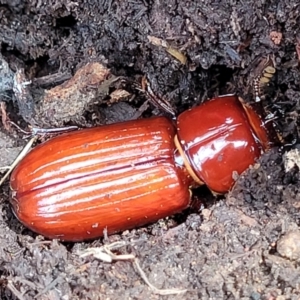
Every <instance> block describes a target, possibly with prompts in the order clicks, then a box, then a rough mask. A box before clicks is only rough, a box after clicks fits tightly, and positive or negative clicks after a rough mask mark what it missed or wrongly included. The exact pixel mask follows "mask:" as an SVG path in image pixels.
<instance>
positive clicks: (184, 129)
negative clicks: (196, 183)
mask: <svg viewBox="0 0 300 300" xmlns="http://www.w3.org/2000/svg"><path fill="white" fill-rule="evenodd" d="M177 127H178V133H177V134H178V139H179V141H180V143H181V146H182V148H183V150H184V152H185V154H186V156H187V159H188V161H189V162H190V164H191V166H192V168H193V170H194V172H195V173H196V174H197V176H198V177H199V179H200V180H201V181H203V182H204V183H205V184H207V185H208V187H209V188H210V189H211V190H212V191H215V192H217V193H225V192H227V191H228V190H229V189H230V188H231V187H232V185H233V184H234V179H233V178H234V172H237V173H238V174H241V173H242V172H243V171H245V170H246V169H247V168H248V167H249V166H250V165H251V164H253V163H254V162H255V160H256V158H258V157H259V156H260V155H261V153H262V150H263V149H264V148H266V147H267V143H268V138H267V133H266V131H265V129H264V126H263V123H262V121H261V120H260V118H259V117H258V116H257V115H256V114H255V113H254V112H253V111H252V110H251V108H250V107H247V106H244V105H243V103H242V102H241V101H240V100H239V98H238V97H237V96H223V97H219V98H216V99H213V100H210V101H207V102H205V103H204V104H202V105H200V106H198V107H195V108H192V109H190V110H187V111H185V112H183V113H182V114H181V115H179V117H178V120H177Z"/></svg>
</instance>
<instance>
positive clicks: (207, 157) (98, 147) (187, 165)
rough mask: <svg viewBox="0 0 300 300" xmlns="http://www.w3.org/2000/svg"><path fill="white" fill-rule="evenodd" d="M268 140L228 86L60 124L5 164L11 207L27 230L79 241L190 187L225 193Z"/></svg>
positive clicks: (149, 217) (167, 202)
mask: <svg viewBox="0 0 300 300" xmlns="http://www.w3.org/2000/svg"><path fill="white" fill-rule="evenodd" d="M269 147H270V141H269V137H268V130H267V129H266V128H265V124H264V122H263V120H262V119H261V118H260V117H259V116H258V114H256V113H255V111H254V110H253V109H252V108H251V107H250V106H248V105H246V104H245V103H244V102H243V100H242V99H240V98H238V97H237V96H235V95H227V96H222V97H218V98H215V99H212V100H210V101H207V102H205V103H204V104H202V105H200V106H198V107H195V108H192V109H190V110H187V111H185V112H183V113H182V114H180V115H179V116H178V118H177V120H176V122H175V123H174V122H173V121H171V120H170V119H168V118H166V117H154V118H150V119H140V120H135V121H127V122H123V123H117V124H112V125H106V126H101V127H94V128H90V129H83V130H79V131H76V132H71V133H66V134H62V135H60V136H58V137H55V138H53V139H50V140H48V141H46V142H45V143H43V144H40V145H38V146H37V147H35V148H34V149H33V150H32V151H31V152H29V153H28V154H27V156H25V158H24V159H23V160H22V161H21V162H20V163H19V164H18V166H17V167H16V168H15V170H14V171H13V173H12V176H11V179H10V185H11V188H12V191H13V192H12V193H13V195H12V199H11V203H12V207H13V211H14V213H15V215H16V217H17V218H18V219H19V220H20V221H21V222H22V223H23V224H24V225H25V226H26V227H28V228H30V229H31V230H33V231H35V232H37V233H39V234H42V235H44V236H46V237H48V238H58V239H61V240H65V241H82V240H87V239H93V238H97V237H101V236H103V231H104V230H105V229H107V232H108V233H110V234H111V233H115V232H119V231H123V230H126V229H130V228H134V227H136V226H141V225H145V224H147V223H151V222H155V221H157V220H158V219H160V218H164V217H166V216H169V215H172V214H174V213H177V212H180V211H182V210H183V209H185V208H187V207H188V206H189V204H190V188H192V187H195V186H198V185H200V184H206V185H207V186H208V187H209V188H210V189H211V190H212V191H213V192H216V193H224V192H226V191H228V190H229V189H230V188H231V187H232V185H233V184H234V179H233V176H232V175H233V172H235V171H236V172H237V173H238V174H240V173H242V172H243V171H245V170H246V169H247V168H248V167H249V165H251V164H253V163H254V162H255V160H256V159H257V158H258V157H259V156H260V155H261V154H262V153H263V151H265V150H267V149H268V148H269Z"/></svg>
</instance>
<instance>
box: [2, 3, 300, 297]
mask: <svg viewBox="0 0 300 300" xmlns="http://www.w3.org/2000/svg"><path fill="white" fill-rule="evenodd" d="M299 12H300V4H299V1H296V0H291V1H279V0H278V1H275V0H274V1H260V0H258V1H224V0H221V1H206V0H204V1H190V0H188V1H173V0H171V1H135V0H133V1H110V0H108V1H93V0H91V1H76V2H72V1H69V0H68V1H49V0H45V1H43V2H41V1H18V0H11V1H5V0H2V1H0V47H1V48H0V49H1V56H0V58H1V68H0V74H1V78H0V89H1V92H0V100H1V102H2V104H1V116H2V125H1V127H0V147H1V159H0V162H1V167H3V166H5V165H8V164H10V163H11V162H12V161H13V160H14V158H15V157H16V153H18V152H19V151H20V149H22V147H23V146H24V144H25V141H24V139H23V134H22V133H20V131H18V130H16V128H15V127H13V126H11V125H8V124H10V123H7V122H6V120H7V118H10V119H11V120H12V121H14V122H15V123H17V124H18V125H19V126H21V127H22V128H27V125H28V124H29V123H30V121H31V120H32V114H31V113H32V111H30V110H31V108H32V107H33V106H34V105H36V106H39V105H40V106H39V107H44V106H43V105H41V104H40V103H39V101H42V100H41V99H44V98H43V97H42V96H41V95H43V93H44V90H45V89H51V88H54V87H55V86H57V85H59V84H62V83H63V82H65V81H66V80H68V79H70V78H71V77H72V76H73V75H74V74H75V72H76V71H78V70H80V69H81V68H82V67H84V66H86V65H87V64H88V63H101V64H102V65H103V66H105V67H106V68H107V69H109V70H110V73H111V74H113V76H115V77H116V78H117V77H118V78H119V79H120V80H121V83H118V84H117V83H115V82H114V84H115V85H114V86H113V87H105V91H107V93H108V94H109V93H114V97H112V96H110V97H102V98H101V99H100V100H99V99H98V102H97V101H95V99H94V98H95V97H96V96H99V95H98V94H93V93H86V91H85V92H82V90H80V93H79V94H78V97H77V99H79V100H80V101H82V97H83V96H82V94H84V93H85V94H88V95H90V94H92V95H93V97H92V100H93V101H92V103H88V105H87V107H85V109H84V110H83V109H81V110H80V112H78V115H76V118H69V119H67V120H65V119H64V121H66V122H65V123H70V124H74V123H76V124H78V125H80V126H93V125H99V124H105V123H112V122H118V121H122V120H125V119H130V118H139V117H149V116H151V115H156V114H161V113H162V112H161V111H160V110H159V109H157V108H155V107H153V106H152V105H151V104H150V105H148V103H147V99H146V97H145V95H144V94H143V93H142V92H141V91H140V90H139V88H138V86H139V85H140V83H141V81H142V77H143V76H146V77H147V80H148V82H149V83H150V84H151V87H152V89H153V90H154V91H155V93H156V94H157V95H160V96H161V97H163V98H164V99H167V100H168V101H169V102H170V104H171V105H172V107H173V108H174V109H175V110H176V111H177V112H181V111H183V110H185V109H187V108H190V107H193V106H195V105H198V104H200V103H202V102H203V101H205V100H207V99H209V98H213V97H215V96H217V95H222V94H228V93H237V94H238V95H239V96H241V97H243V98H244V99H245V101H247V102H249V103H251V102H253V99H254V95H253V84H252V83H253V79H254V77H255V65H256V63H255V62H257V61H258V60H260V59H264V58H266V57H272V58H273V59H274V62H275V65H276V74H275V75H274V76H273V77H272V78H271V80H270V83H269V85H268V86H265V87H264V88H263V90H262V95H261V97H262V99H263V105H264V107H265V110H266V111H267V112H268V115H269V117H270V118H271V119H272V120H273V121H274V123H275V125H276V129H277V131H278V133H279V135H280V140H281V142H282V145H280V146H276V147H274V148H273V149H272V150H271V151H269V152H267V153H266V154H264V155H263V156H262V157H261V158H260V159H259V161H258V162H257V163H256V164H255V165H253V166H251V167H250V168H249V170H247V171H246V172H245V173H244V174H243V175H242V176H240V178H239V179H238V180H237V183H236V185H235V186H234V188H233V189H232V191H230V192H229V193H228V194H227V195H224V196H219V197H215V196H213V195H210V194H209V193H208V192H207V191H206V190H202V189H200V190H199V191H197V193H196V194H197V199H195V201H196V202H198V205H196V206H197V207H198V208H199V209H197V210H196V209H189V210H187V211H185V212H183V213H182V214H179V215H176V216H172V217H170V218H167V219H164V220H160V221H159V222H157V223H155V224H151V225H149V226H144V227H142V228H137V229H134V230H130V231H125V232H123V233H121V234H116V235H113V236H109V237H106V238H105V239H99V240H96V241H91V242H84V243H62V242H60V241H56V240H54V241H51V240H47V239H45V238H43V237H41V236H38V235H36V234H34V233H33V232H31V231H29V230H28V229H26V228H24V227H23V226H22V225H21V224H20V223H19V222H18V221H17V220H16V218H15V217H14V216H13V214H12V212H11V209H10V206H9V197H10V196H11V195H10V189H9V185H8V183H7V181H6V183H5V184H4V185H3V186H2V187H1V190H0V192H1V194H0V205H1V211H2V214H1V216H0V218H1V221H0V239H1V243H0V261H1V264H0V276H1V281H0V295H1V299H64V300H67V299H253V300H259V299H299V297H300V271H299V263H300V254H299V252H300V244H299V240H300V239H299V237H300V230H299V223H300V214H299V209H300V196H299V187H300V181H299V177H300V175H299V168H300V163H299V150H300V144H299V139H298V135H299V124H300V123H299V112H300V103H299V99H300V89H299V82H300V73H299V60H300V25H299V24H300V19H299V18H300V17H299V16H300V13H299ZM19 70H24V76H25V78H26V79H27V80H28V81H30V82H31V83H30V84H29V86H28V87H27V88H28V89H31V92H32V95H31V96H32V97H31V96H30V97H29V96H28V97H27V98H26V101H28V102H27V103H26V104H28V105H25V106H24V105H22V104H24V102H22V101H21V102H20V99H16V98H15V93H14V92H13V91H12V87H13V78H14V74H16V72H18V71H19ZM112 81H114V80H112ZM23 87H24V89H25V88H26V87H25V86H23ZM124 90H126V91H127V94H126V97H123V96H122V97H120V96H119V95H120V91H124ZM116 91H117V92H118V93H117V92H116ZM27 92H28V90H27ZM89 92H90V90H89ZM121 94H122V93H121ZM116 95H117V96H116ZM122 95H123V94H122ZM128 95H130V97H128ZM102 96H103V95H102ZM115 97H116V98H115ZM74 99H75V100H74ZM74 99H73V100H72V101H76V98H74ZM111 99H117V100H118V99H122V100H123V101H122V102H120V101H111ZM21 100H22V99H21ZM79 100H78V101H79ZM96 100H97V99H96ZM129 100H130V101H129ZM31 102H32V103H31ZM112 102H113V103H112ZM115 102H116V103H115ZM80 103H81V102H80ZM64 105H65V106H66V107H65V108H66V111H70V110H71V108H74V107H75V106H76V105H77V103H74V102H68V101H66V103H65V104H64ZM68 107H69V108H70V109H68ZM47 117H48V119H47ZM36 120H37V121H38V122H37V123H38V125H40V126H43V125H44V124H51V120H49V113H48V111H46V112H45V111H39V114H38V115H37V118H36ZM36 120H35V121H36ZM200 201H201V202H200ZM199 203H201V205H199ZM118 241H124V242H125V243H126V246H123V247H121V248H119V249H118V250H117V251H114V253H115V254H133V255H134V256H135V257H137V258H138V260H139V264H140V266H141V268H142V269H143V271H144V273H145V274H146V276H147V278H148V279H149V281H150V283H151V284H153V285H154V286H155V287H156V288H157V289H170V290H171V289H175V288H176V289H180V290H186V291H185V292H184V293H180V294H177V295H176V294H175V295H161V293H159V291H158V290H153V289H151V288H150V287H149V286H148V285H147V284H146V283H145V281H144V280H143V279H142V278H141V276H140V275H139V273H138V270H137V268H136V267H135V265H134V264H133V263H132V262H131V261H116V262H112V263H108V262H103V261H101V260H99V259H96V258H94V257H93V256H91V255H90V256H86V257H81V256H80V255H79V254H78V253H82V251H83V250H84V249H87V248H91V247H101V246H103V245H104V244H111V243H113V242H118Z"/></svg>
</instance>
